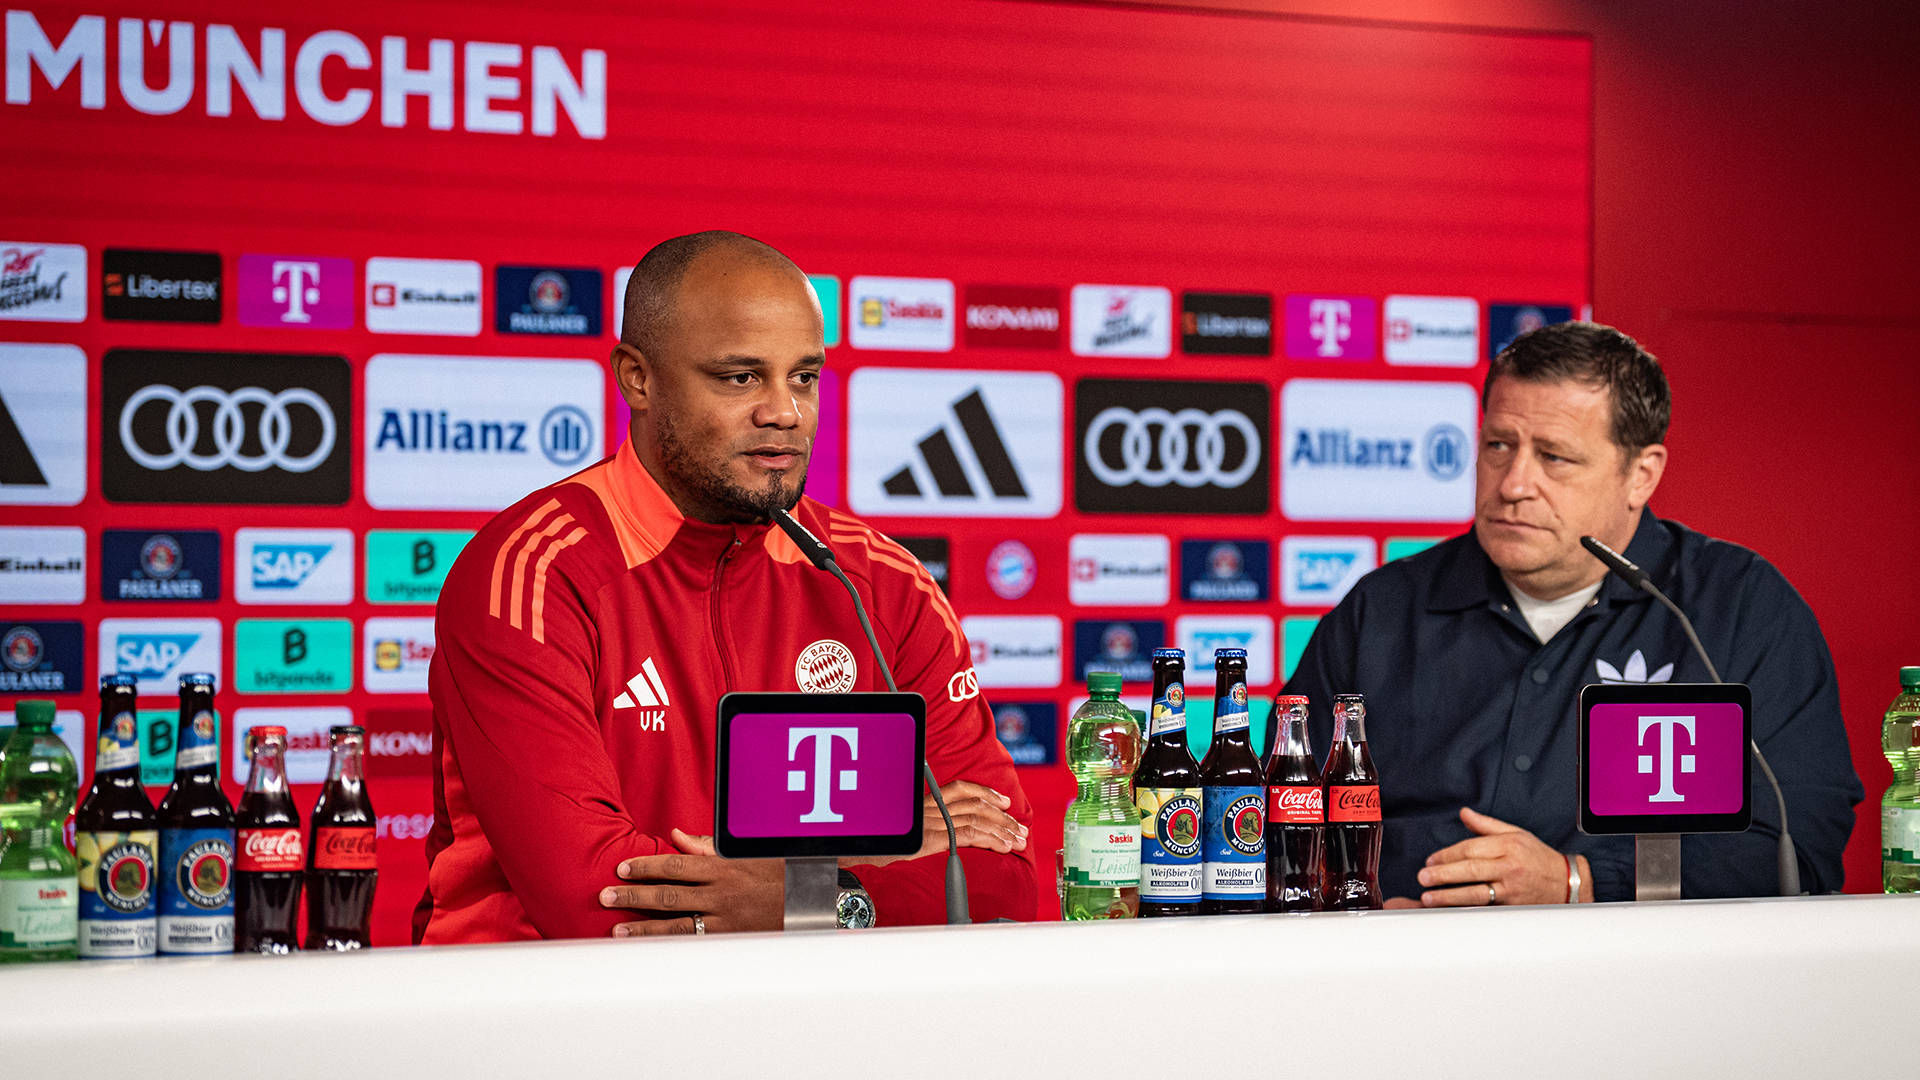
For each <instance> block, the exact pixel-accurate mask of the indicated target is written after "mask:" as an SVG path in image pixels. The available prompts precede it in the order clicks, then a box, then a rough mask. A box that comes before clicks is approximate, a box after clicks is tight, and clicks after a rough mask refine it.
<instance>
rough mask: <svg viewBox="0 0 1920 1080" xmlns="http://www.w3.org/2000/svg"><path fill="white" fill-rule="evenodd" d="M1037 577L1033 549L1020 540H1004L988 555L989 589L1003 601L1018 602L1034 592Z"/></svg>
mask: <svg viewBox="0 0 1920 1080" xmlns="http://www.w3.org/2000/svg"><path fill="white" fill-rule="evenodd" d="M1037 576H1038V574H1037V563H1036V562H1035V561H1034V558H1033V549H1032V548H1029V547H1028V546H1027V545H1025V544H1023V543H1021V542H1020V541H1018V540H1002V541H1001V542H1000V543H998V544H995V545H994V548H993V550H992V551H990V552H988V553H987V587H988V588H990V589H992V590H993V594H994V595H995V596H998V597H999V598H1000V599H1002V600H1018V599H1020V598H1021V597H1023V596H1025V595H1027V594H1028V593H1029V592H1032V591H1033V582H1034V579H1035V577H1037Z"/></svg>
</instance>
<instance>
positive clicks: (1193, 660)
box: [1173, 615, 1274, 686]
mask: <svg viewBox="0 0 1920 1080" xmlns="http://www.w3.org/2000/svg"><path fill="white" fill-rule="evenodd" d="M1173 634H1174V639H1175V640H1176V642H1177V643H1178V644H1179V646H1180V647H1181V648H1183V649H1185V650H1186V651H1187V672H1188V677H1189V678H1191V677H1192V676H1193V675H1194V673H1196V672H1211V671H1212V670H1213V655H1214V653H1215V651H1217V650H1219V649H1245V650H1246V651H1247V685H1248V686H1264V685H1266V684H1268V683H1271V682H1272V681H1273V677H1274V670H1273V620H1272V619H1271V618H1269V617H1267V616H1265V615H1245V616H1241V615H1186V616H1182V617H1181V618H1180V619H1178V620H1176V621H1175V622H1174V626H1173Z"/></svg>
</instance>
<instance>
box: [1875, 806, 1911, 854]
mask: <svg viewBox="0 0 1920 1080" xmlns="http://www.w3.org/2000/svg"><path fill="white" fill-rule="evenodd" d="M1880 861H1881V862H1883V863H1899V864H1901V865H1902V866H1920V807H1911V806H1883V807H1881V808H1880Z"/></svg>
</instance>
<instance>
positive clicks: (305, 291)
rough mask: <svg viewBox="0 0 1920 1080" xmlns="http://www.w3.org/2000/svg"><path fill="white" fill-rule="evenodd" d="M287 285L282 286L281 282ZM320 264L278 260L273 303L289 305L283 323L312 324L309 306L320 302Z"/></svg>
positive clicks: (275, 269)
mask: <svg viewBox="0 0 1920 1080" xmlns="http://www.w3.org/2000/svg"><path fill="white" fill-rule="evenodd" d="M282 281H285V282H286V284H284V285H282V284H281V282H282ZM319 284H320V264H319V263H310V262H288V261H285V260H276V261H275V262H274V264H273V302H274V303H276V304H285V305H287V311H286V314H284V315H282V316H280V321H281V322H312V321H313V316H311V315H309V314H307V305H308V304H317V303H319V302H320V290H319V289H318V288H317V287H316V286H318V285H319Z"/></svg>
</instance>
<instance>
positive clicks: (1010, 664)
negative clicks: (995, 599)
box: [960, 615, 1061, 690]
mask: <svg viewBox="0 0 1920 1080" xmlns="http://www.w3.org/2000/svg"><path fill="white" fill-rule="evenodd" d="M960 632H961V633H963V634H965V635H966V636H967V642H968V644H969V645H970V646H972V649H973V669H974V673H975V679H976V681H977V683H978V684H979V686H980V688H981V689H982V690H995V689H1045V688H1048V687H1054V686H1059V685H1060V645H1061V628H1060V620H1059V619H1058V618H1055V617H1054V616H1052V615H969V616H967V617H966V618H964V619H961V620H960Z"/></svg>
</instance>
